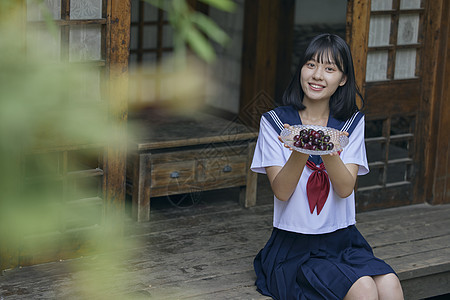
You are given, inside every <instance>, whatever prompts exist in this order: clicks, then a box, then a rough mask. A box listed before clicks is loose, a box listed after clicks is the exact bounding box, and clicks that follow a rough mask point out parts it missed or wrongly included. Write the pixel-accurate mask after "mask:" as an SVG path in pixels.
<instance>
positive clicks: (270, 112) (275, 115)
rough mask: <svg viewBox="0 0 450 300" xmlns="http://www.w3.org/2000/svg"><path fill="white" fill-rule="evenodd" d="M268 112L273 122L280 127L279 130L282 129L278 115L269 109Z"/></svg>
mask: <svg viewBox="0 0 450 300" xmlns="http://www.w3.org/2000/svg"><path fill="white" fill-rule="evenodd" d="M269 114H270V116H271V117H272V119H273V121H274V122H275V124H276V125H277V126H278V128H280V130H283V129H284V126H283V122H281V120H280V118H279V117H278V115H277V114H276V113H275V112H274V111H273V110H271V111H269Z"/></svg>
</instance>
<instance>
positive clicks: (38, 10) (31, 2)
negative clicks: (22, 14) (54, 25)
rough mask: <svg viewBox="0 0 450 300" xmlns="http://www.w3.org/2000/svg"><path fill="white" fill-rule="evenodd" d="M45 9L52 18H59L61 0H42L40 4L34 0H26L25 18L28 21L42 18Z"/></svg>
mask: <svg viewBox="0 0 450 300" xmlns="http://www.w3.org/2000/svg"><path fill="white" fill-rule="evenodd" d="M45 9H47V10H48V12H49V13H50V15H51V16H52V18H53V19H54V20H59V19H61V0H44V1H43V3H42V4H39V3H38V1H36V0H27V20H28V21H30V22H33V21H42V20H44V13H45V12H44V11H43V10H45Z"/></svg>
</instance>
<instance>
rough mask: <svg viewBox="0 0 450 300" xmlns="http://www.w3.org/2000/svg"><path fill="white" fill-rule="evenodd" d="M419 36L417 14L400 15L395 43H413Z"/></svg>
mask: <svg viewBox="0 0 450 300" xmlns="http://www.w3.org/2000/svg"><path fill="white" fill-rule="evenodd" d="M418 36H419V14H405V15H400V17H399V19H398V35H397V45H407V44H415V43H417V42H418Z"/></svg>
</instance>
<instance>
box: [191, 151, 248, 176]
mask: <svg viewBox="0 0 450 300" xmlns="http://www.w3.org/2000/svg"><path fill="white" fill-rule="evenodd" d="M196 171H197V172H196V180H197V182H207V181H221V182H223V181H224V180H227V179H231V178H236V177H242V178H245V176H246V174H247V158H246V157H244V156H238V155H235V156H224V157H214V158H207V159H202V160H199V161H198V163H197V170H196Z"/></svg>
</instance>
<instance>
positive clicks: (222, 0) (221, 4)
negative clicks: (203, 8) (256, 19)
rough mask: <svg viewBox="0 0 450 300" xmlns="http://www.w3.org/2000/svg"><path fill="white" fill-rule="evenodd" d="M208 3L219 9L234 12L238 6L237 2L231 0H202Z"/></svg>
mask: <svg viewBox="0 0 450 300" xmlns="http://www.w3.org/2000/svg"><path fill="white" fill-rule="evenodd" d="M200 1H202V2H204V3H206V4H208V5H211V6H213V7H215V8H217V9H220V10H223V11H227V12H232V11H234V10H235V8H236V3H234V2H233V1H231V0H200Z"/></svg>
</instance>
